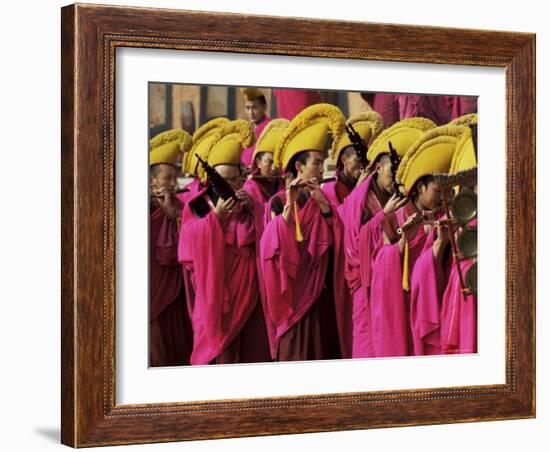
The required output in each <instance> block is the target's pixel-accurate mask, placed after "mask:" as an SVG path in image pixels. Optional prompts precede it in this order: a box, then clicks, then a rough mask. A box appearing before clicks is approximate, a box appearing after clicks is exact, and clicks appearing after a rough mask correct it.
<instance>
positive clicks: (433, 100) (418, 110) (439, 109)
mask: <svg viewBox="0 0 550 452" xmlns="http://www.w3.org/2000/svg"><path fill="white" fill-rule="evenodd" d="M397 99H398V103H399V117H400V119H406V118H412V117H416V116H421V117H423V118H428V119H431V120H432V121H433V122H434V123H436V124H437V125H438V126H441V125H443V124H446V123H448V122H449V120H450V117H451V112H450V108H449V104H448V103H447V100H446V98H445V96H414V95H406V94H399V95H398V96H397Z"/></svg>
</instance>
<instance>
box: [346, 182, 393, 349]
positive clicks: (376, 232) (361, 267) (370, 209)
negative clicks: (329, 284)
mask: <svg viewBox="0 0 550 452" xmlns="http://www.w3.org/2000/svg"><path fill="white" fill-rule="evenodd" d="M375 183H376V180H375V175H374V174H372V175H371V176H369V177H368V178H367V179H366V180H365V181H364V182H363V183H362V184H361V185H359V186H358V187H356V188H355V189H354V190H353V191H352V193H351V194H350V195H349V196H348V197H347V198H346V199H345V200H344V203H343V204H342V205H341V206H340V208H339V213H340V217H341V218H342V221H343V223H344V227H345V231H344V249H345V276H346V280H347V283H348V285H349V287H350V290H351V293H352V296H353V314H352V317H353V322H352V324H353V357H354V358H369V357H373V356H374V345H373V341H372V324H371V302H370V290H371V282H372V266H373V263H374V260H375V258H376V255H377V254H378V251H379V250H380V248H381V246H382V237H383V236H382V230H383V227H384V223H385V222H386V219H385V215H384V212H383V210H382V209H383V206H382V205H381V203H380V201H379V200H378V197H377V196H376V194H375V192H374V189H373V184H375ZM364 213H367V214H368V217H367V221H366V222H365V224H362V223H363V222H362V217H363V215H364Z"/></svg>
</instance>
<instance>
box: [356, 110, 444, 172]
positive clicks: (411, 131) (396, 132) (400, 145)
mask: <svg viewBox="0 0 550 452" xmlns="http://www.w3.org/2000/svg"><path fill="white" fill-rule="evenodd" d="M433 128H435V123H434V122H433V121H430V120H429V119H427V118H420V117H417V118H407V119H402V120H401V121H399V122H396V123H395V124H394V125H392V126H391V127H388V128H387V129H385V130H384V131H382V133H380V135H378V136H377V137H376V139H375V140H374V141H373V142H372V144H371V145H370V147H369V151H368V153H367V159H368V161H369V162H371V163H370V164H371V165H372V164H374V162H376V160H377V159H378V157H380V156H381V155H382V154H389V153H390V145H389V143H390V141H391V144H392V146H393V147H394V148H395V150H396V151H397V154H398V155H399V157H403V156H404V155H405V154H406V153H407V151H408V150H409V148H410V147H411V146H412V145H413V143H414V142H415V141H416V140H418V139H419V138H420V137H421V136H422V135H424V133H425V132H426V131H428V130H430V129H433Z"/></svg>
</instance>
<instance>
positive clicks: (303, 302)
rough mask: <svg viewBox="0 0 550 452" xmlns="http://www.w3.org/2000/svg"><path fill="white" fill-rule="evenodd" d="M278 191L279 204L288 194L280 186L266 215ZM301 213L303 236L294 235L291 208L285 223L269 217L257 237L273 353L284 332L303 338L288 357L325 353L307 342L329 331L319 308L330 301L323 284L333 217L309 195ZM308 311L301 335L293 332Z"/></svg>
mask: <svg viewBox="0 0 550 452" xmlns="http://www.w3.org/2000/svg"><path fill="white" fill-rule="evenodd" d="M276 197H279V198H280V200H281V201H282V204H283V205H284V203H285V197H286V195H285V192H284V191H281V192H280V193H278V194H277V195H275V196H274V197H273V198H272V199H271V200H270V201H269V203H268V205H267V206H266V212H265V214H266V217H267V218H270V214H271V203H272V202H273V200H274V199H275V198H276ZM333 216H334V212H333ZM299 219H300V225H301V230H302V235H303V237H304V240H303V241H302V242H297V241H296V239H295V221H294V214H293V213H291V216H290V220H289V223H287V222H286V221H285V220H284V218H283V216H282V215H277V216H276V217H275V218H273V219H272V220H269V222H267V224H266V226H265V229H264V233H263V236H262V239H261V242H260V254H261V259H262V269H263V275H264V278H265V288H266V301H267V309H268V313H269V318H270V320H271V322H273V325H274V336H273V337H272V338H271V341H270V342H271V344H272V353H274V354H273V355H272V357H273V358H274V359H275V358H277V357H278V355H279V353H280V351H281V350H280V345H281V338H282V337H283V336H285V335H290V336H287V337H291V339H292V341H293V343H296V344H297V345H299V344H301V346H302V348H303V350H304V352H303V354H300V353H292V357H291V358H283V359H302V360H303V359H320V358H323V357H326V356H324V355H323V351H322V350H319V347H320V345H319V344H314V345H313V347H314V348H315V350H310V349H311V346H310V345H308V343H309V342H310V341H316V340H317V341H319V340H322V338H323V336H324V337H325V338H326V337H327V335H328V332H323V331H321V327H322V322H323V320H322V319H321V318H320V316H321V315H322V314H321V313H320V311H321V310H322V309H323V307H324V306H325V305H326V304H328V302H331V301H332V300H327V299H326V296H327V294H326V292H327V291H326V290H324V286H325V283H326V277H327V269H328V268H329V253H330V247H331V245H332V244H333V232H332V226H331V224H330V223H331V222H332V220H329V219H325V218H323V216H322V215H321V210H320V209H319V206H318V204H317V202H316V201H315V200H314V199H313V198H311V197H310V198H309V199H308V200H307V201H306V203H305V204H304V206H303V207H302V208H300V209H299ZM323 293H324V295H323V296H322V294H323ZM321 305H322V306H321ZM308 316H311V322H309V323H307V325H305V326H304V330H303V331H302V330H300V335H301V336H300V337H299V338H294V337H292V330H293V328H294V327H295V326H297V325H298V324H299V323H300V324H301V322H302V320H303V319H305V318H306V317H308ZM308 320H309V319H308ZM325 333H326V334H325ZM314 336H315V337H316V338H317V339H315V338H314Z"/></svg>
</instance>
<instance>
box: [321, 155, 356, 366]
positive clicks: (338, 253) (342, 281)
mask: <svg viewBox="0 0 550 452" xmlns="http://www.w3.org/2000/svg"><path fill="white" fill-rule="evenodd" d="M361 174H362V173H361V165H360V161H359V159H358V157H357V152H356V151H355V149H354V148H353V146H348V147H347V148H345V149H343V150H342V151H341V153H340V156H339V162H338V166H337V169H336V181H334V182H328V183H326V184H324V185H323V193H324V194H325V196H326V198H327V199H328V201H329V202H330V204H331V207H332V208H333V210H334V211H335V212H337V213H338V215H337V218H335V219H334V221H333V232H334V269H335V271H334V282H333V284H334V292H335V298H334V302H335V306H336V315H337V318H336V320H337V326H338V335H339V341H340V350H341V354H342V358H352V357H353V295H352V290H351V289H350V286H349V282H348V281H347V279H346V275H345V268H346V258H345V253H344V236H345V232H344V229H345V227H344V226H345V223H344V222H343V218H341V217H340V210H339V207H340V206H341V205H342V203H343V202H344V201H345V199H346V198H347V197H348V195H349V194H350V193H351V192H352V190H353V189H354V188H355V186H356V184H357V181H358V179H359V177H360V175H361Z"/></svg>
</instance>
